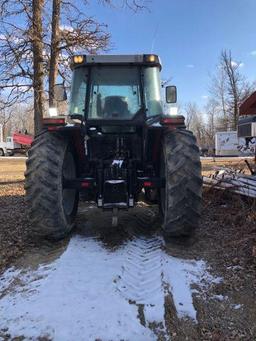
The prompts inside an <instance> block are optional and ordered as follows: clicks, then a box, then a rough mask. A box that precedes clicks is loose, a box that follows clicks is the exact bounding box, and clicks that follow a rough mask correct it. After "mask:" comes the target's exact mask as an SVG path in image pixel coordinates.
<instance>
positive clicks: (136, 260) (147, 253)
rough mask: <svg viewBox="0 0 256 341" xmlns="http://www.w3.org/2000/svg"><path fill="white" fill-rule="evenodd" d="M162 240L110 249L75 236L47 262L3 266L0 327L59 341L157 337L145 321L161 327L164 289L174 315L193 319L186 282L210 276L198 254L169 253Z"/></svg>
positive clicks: (143, 240) (139, 241)
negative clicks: (176, 255) (24, 266)
mask: <svg viewBox="0 0 256 341" xmlns="http://www.w3.org/2000/svg"><path fill="white" fill-rule="evenodd" d="M161 243H162V242H161V239H160V238H158V237H156V238H153V239H152V240H150V239H146V238H135V239H134V240H133V241H129V242H127V244H126V245H124V246H123V247H121V248H120V249H119V250H116V251H110V250H107V249H105V248H104V246H103V245H102V244H101V243H100V242H99V241H97V240H96V239H93V238H83V237H82V236H75V237H73V238H72V239H71V241H70V243H69V246H68V247H67V249H66V251H65V252H64V253H63V254H62V255H61V256H60V257H59V258H58V259H57V260H55V261H54V262H52V263H51V264H50V265H49V264H47V265H41V266H40V267H39V268H38V269H37V270H27V271H25V270H18V269H9V270H7V271H6V272H5V274H4V275H3V277H2V278H1V280H0V297H1V296H2V298H1V299H0V329H5V328H8V333H9V334H11V336H12V337H15V336H20V335H24V336H25V337H26V338H29V337H31V338H36V337H38V336H49V337H51V338H53V339H54V340H57V341H58V340H61V341H65V340H67V341H70V340H86V341H89V340H95V339H101V340H113V341H114V340H121V339H122V340H132V341H133V340H136V341H139V340H155V339H157V336H156V335H155V334H154V332H153V331H152V330H151V329H150V328H149V323H150V322H153V321H155V322H157V323H160V324H161V323H162V324H161V326H160V329H162V331H164V330H165V323H164V298H165V295H167V294H168V291H170V292H171V293H172V295H173V300H174V303H175V306H176V310H177V314H178V316H179V317H185V316H186V317H190V318H191V319H194V320H195V321H196V311H195V308H194V306H193V297H192V293H193V290H192V289H191V285H192V284H193V283H200V282H201V281H202V280H204V282H207V283H210V282H212V281H214V280H215V279H214V278H212V277H211V275H210V274H209V273H208V272H207V266H206V264H205V263H204V262H203V261H190V260H183V259H178V258H174V257H171V256H168V255H167V254H165V253H164V251H162V247H161ZM204 285H205V284H204ZM1 293H2V295H1ZM141 304H142V305H143V307H144V318H145V323H142V322H141V320H140V318H139V313H138V311H139V310H138V305H141Z"/></svg>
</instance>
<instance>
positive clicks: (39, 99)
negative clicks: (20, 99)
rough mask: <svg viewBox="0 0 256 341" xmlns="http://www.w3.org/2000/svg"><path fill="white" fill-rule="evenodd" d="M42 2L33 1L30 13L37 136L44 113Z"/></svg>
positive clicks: (41, 0)
mask: <svg viewBox="0 0 256 341" xmlns="http://www.w3.org/2000/svg"><path fill="white" fill-rule="evenodd" d="M43 5H44V0H33V1H32V11H33V21H32V32H33V36H32V50H33V66H34V72H33V88H34V130H35V134H38V133H39V132H40V130H41V128H42V118H43V112H44V70H43V25H42V10H43Z"/></svg>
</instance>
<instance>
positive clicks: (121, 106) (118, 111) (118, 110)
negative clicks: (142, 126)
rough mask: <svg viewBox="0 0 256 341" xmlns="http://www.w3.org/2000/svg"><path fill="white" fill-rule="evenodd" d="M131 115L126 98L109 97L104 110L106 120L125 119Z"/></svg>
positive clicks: (106, 99)
mask: <svg viewBox="0 0 256 341" xmlns="http://www.w3.org/2000/svg"><path fill="white" fill-rule="evenodd" d="M129 115H130V112H129V110H128V104H127V102H126V100H125V97H122V96H108V97H106V98H105V104H104V108H103V117H104V118H123V117H127V116H129Z"/></svg>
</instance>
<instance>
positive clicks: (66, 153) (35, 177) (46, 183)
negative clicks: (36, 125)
mask: <svg viewBox="0 0 256 341" xmlns="http://www.w3.org/2000/svg"><path fill="white" fill-rule="evenodd" d="M75 177H76V165H75V160H74V154H73V153H72V149H71V148H70V144H69V142H68V140H67V139H65V138H64V137H62V136H61V135H59V134H57V133H49V132H43V133H41V134H40V135H38V136H37V137H36V139H35V140H34V142H33V143H32V146H31V148H30V149H29V151H28V160H27V170H26V172H25V189H26V199H27V203H28V208H29V218H30V221H31V225H32V230H33V232H34V234H35V235H37V236H39V237H43V238H48V239H55V240H57V239H61V238H63V237H65V236H66V235H67V234H68V233H69V232H70V231H71V229H72V228H73V227H74V224H75V217H76V212H77V207H78V192H77V190H75V189H65V188H64V187H63V179H64V178H65V179H71V178H75Z"/></svg>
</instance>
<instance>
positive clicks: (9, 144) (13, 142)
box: [0, 125, 34, 156]
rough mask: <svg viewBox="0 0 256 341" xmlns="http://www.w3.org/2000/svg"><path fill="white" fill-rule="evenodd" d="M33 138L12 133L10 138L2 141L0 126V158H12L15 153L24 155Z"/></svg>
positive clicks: (19, 133) (1, 128) (0, 128)
mask: <svg viewBox="0 0 256 341" xmlns="http://www.w3.org/2000/svg"><path fill="white" fill-rule="evenodd" d="M33 140H34V137H33V136H32V135H29V134H23V133H21V132H14V133H13V134H12V136H7V137H6V141H4V139H3V127H2V125H0V156H8V155H9V156H12V155H14V154H15V153H26V152H27V151H28V149H29V148H30V146H31V143H32V141H33Z"/></svg>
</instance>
